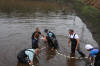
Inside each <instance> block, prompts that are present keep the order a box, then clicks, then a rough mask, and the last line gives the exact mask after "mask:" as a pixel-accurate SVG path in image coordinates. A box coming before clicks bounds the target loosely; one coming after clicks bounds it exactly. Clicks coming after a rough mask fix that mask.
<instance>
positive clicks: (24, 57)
mask: <svg viewBox="0 0 100 66" xmlns="http://www.w3.org/2000/svg"><path fill="white" fill-rule="evenodd" d="M25 51H26V49H24V50H22V51H20V52H19V53H18V55H17V59H18V62H21V63H28V58H27V55H26V54H25Z"/></svg>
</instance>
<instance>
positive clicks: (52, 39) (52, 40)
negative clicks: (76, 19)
mask: <svg viewBox="0 0 100 66" xmlns="http://www.w3.org/2000/svg"><path fill="white" fill-rule="evenodd" d="M46 39H47V41H48V46H49V48H54V49H57V46H58V42H57V40H56V36H55V34H54V33H53V32H51V31H49V32H48V33H47V36H46Z"/></svg>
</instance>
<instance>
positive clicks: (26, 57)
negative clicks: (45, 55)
mask: <svg viewBox="0 0 100 66" xmlns="http://www.w3.org/2000/svg"><path fill="white" fill-rule="evenodd" d="M39 51H40V50H39V49H25V50H23V51H21V52H19V53H18V55H17V59H18V62H20V63H27V64H29V65H33V66H34V63H33V59H34V57H35V56H37V55H38V54H39Z"/></svg>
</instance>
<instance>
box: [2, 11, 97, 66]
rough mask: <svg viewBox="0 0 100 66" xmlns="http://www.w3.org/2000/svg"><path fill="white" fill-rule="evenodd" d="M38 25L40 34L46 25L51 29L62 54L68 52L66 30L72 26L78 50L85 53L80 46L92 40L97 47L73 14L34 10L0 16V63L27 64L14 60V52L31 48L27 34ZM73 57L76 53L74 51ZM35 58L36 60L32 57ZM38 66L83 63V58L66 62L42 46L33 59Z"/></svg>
mask: <svg viewBox="0 0 100 66" xmlns="http://www.w3.org/2000/svg"><path fill="white" fill-rule="evenodd" d="M37 26H38V27H40V30H41V32H42V33H44V32H43V31H44V29H45V28H48V29H50V30H51V31H53V32H54V33H55V34H56V36H57V40H58V43H59V50H58V51H59V52H61V53H62V54H64V55H69V54H70V48H68V47H67V40H66V38H67V35H68V32H67V31H68V29H70V28H72V29H74V30H75V32H76V33H78V34H79V37H80V39H81V43H80V44H81V50H82V51H84V52H85V53H86V54H88V52H87V51H86V50H85V49H84V45H85V44H86V43H92V44H93V45H94V46H97V44H96V42H95V41H94V40H93V38H92V35H91V32H90V31H89V30H88V29H87V27H86V25H85V24H84V23H83V22H82V20H81V19H80V18H79V17H77V16H72V15H63V14H62V13H57V14H55V13H53V12H51V13H48V14H42V13H36V14H35V16H33V17H32V16H30V17H9V18H8V17H1V18H0V50H1V52H0V66H28V65H24V64H21V63H17V58H16V57H17V53H18V52H19V51H21V50H23V49H25V48H30V47H31V35H32V33H33V32H34V31H35V28H36V27H37ZM39 45H40V47H45V46H46V45H45V43H43V42H42V41H40V43H39ZM76 56H79V55H78V53H76ZM35 61H36V60H35ZM36 65H38V66H73V65H74V66H75V65H76V66H80V65H81V66H85V62H84V60H74V61H72V60H71V61H70V60H69V61H68V59H67V58H65V57H63V56H61V55H59V54H57V53H56V52H49V51H48V50H47V49H43V50H42V51H41V53H40V55H39V58H37V62H36Z"/></svg>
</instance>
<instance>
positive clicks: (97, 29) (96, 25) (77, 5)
mask: <svg viewBox="0 0 100 66" xmlns="http://www.w3.org/2000/svg"><path fill="white" fill-rule="evenodd" d="M69 2H70V4H72V6H71V7H72V8H73V9H74V10H75V11H76V12H77V14H78V16H80V17H81V18H82V19H83V21H84V22H85V23H86V25H87V26H88V28H89V29H90V31H91V32H92V34H93V37H94V39H95V40H96V41H97V42H98V44H100V10H99V9H97V8H95V7H92V6H90V5H86V4H85V3H84V2H83V0H70V1H69Z"/></svg>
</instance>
